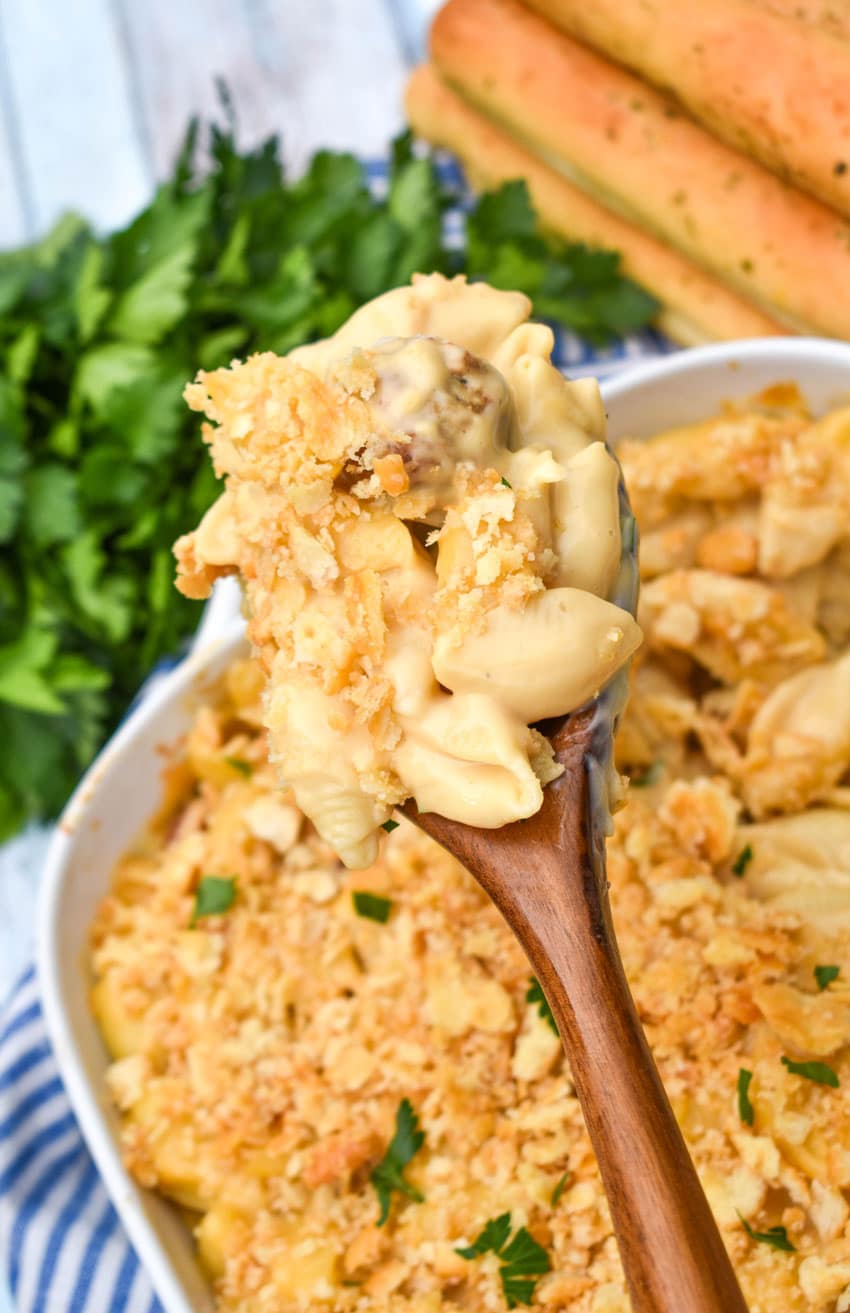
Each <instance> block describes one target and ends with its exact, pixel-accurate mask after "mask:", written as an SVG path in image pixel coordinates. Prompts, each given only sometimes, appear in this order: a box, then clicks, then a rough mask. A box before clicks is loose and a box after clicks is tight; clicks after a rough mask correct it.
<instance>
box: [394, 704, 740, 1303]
mask: <svg viewBox="0 0 850 1313" xmlns="http://www.w3.org/2000/svg"><path fill="white" fill-rule="evenodd" d="M555 743H556V747H557V749H558V759H559V760H560V761H561V762H562V764H563V765H564V767H565V773H564V775H562V776H561V778H560V779H559V780H556V781H555V783H554V784H551V785H549V787H548V788H547V789H546V790H545V791H544V802H543V807H542V808H541V810H540V812H538V813H537V815H536V816H533V817H531V818H530V819H529V820H528V821H522V822H519V823H517V824H513V825H508V826H506V827H504V828H503V829H502V830H500V831H498V835H497V836H493V835H492V834H490V833H489V832H487V831H482V830H475V829H472V828H471V827H469V826H465V825H458V824H456V823H455V822H453V821H447V820H445V819H444V818H443V817H439V816H435V815H433V814H428V815H424V814H419V813H417V812H416V811H415V809H414V808H412V807H408V814H409V815H411V816H412V818H413V819H415V820H416V821H417V823H418V824H419V825H421V826H422V828H423V829H425V830H426V831H427V832H428V833H429V834H431V835H432V836H433V837H434V838H435V839H436V840H437V841H438V842H439V843H442V844H443V845H444V847H446V848H448V849H449V851H450V852H453V853H454V855H455V856H456V857H457V858H459V860H460V861H461V862H463V864H464V865H465V866H466V867H467V869H468V870H469V871H471V873H472V874H473V875H474V876H475V878H476V879H477V880H478V881H479V883H480V884H481V885H482V886H483V887H484V889H485V890H486V891H487V893H488V894H489V895H490V897H491V898H492V899H493V902H494V903H495V904H496V906H497V907H498V908H499V910H500V911H501V912H502V914H503V915H504V917H505V919H506V921H507V922H508V924H509V925H510V926H511V927H512V928H513V930H514V933H515V934H516V935H517V938H518V939H519V941H520V943H521V944H522V945H523V947H524V949H525V951H526V952H527V953H528V956H529V958H530V960H531V963H532V965H533V967H534V970H535V972H536V974H537V977H538V979H539V980H540V983H541V985H542V986H543V989H544V991H545V993H546V997H547V998H548V999H549V1002H550V1004H551V1007H552V1011H553V1013H554V1016H555V1019H556V1021H557V1023H558V1029H559V1031H560V1033H561V1038H562V1040H563V1043H564V1048H565V1050H566V1053H567V1057H568V1058H569V1061H570V1066H571V1068H572V1074H573V1079H574V1081H575V1086H576V1091H577V1093H578V1096H579V1099H580V1101H581V1106H582V1109H583V1111H584V1117H585V1121H586V1124H587V1129H588V1131H589V1133H590V1138H591V1140H592V1142H593V1147H594V1150H595V1151H596V1158H597V1161H598V1163H599V1169H600V1172H601V1174H602V1180H603V1183H604V1185H605V1189H606V1191H607V1194H608V1203H609V1206H610V1209H611V1218H612V1221H613V1224H614V1230H615V1232H616V1235H617V1240H618V1243H619V1246H620V1255H621V1258H622V1261H623V1269H624V1271H625V1274H626V1280H627V1282H628V1285H629V1290H630V1292H631V1298H632V1308H633V1313H747V1308H746V1304H745V1303H744V1297H743V1295H742V1294H741V1289H740V1286H739V1285H738V1281H737V1278H736V1276H735V1273H734V1270H733V1268H732V1264H731V1262H730V1261H729V1256H728V1254H727V1253H726V1249H725V1248H724V1245H723V1241H722V1240H721V1238H720V1232H719V1231H718V1229H717V1225H716V1223H715V1221H714V1218H713V1216H712V1213H711V1210H710V1208H709V1206H708V1202H707V1200H706V1198H705V1195H704V1194H703V1191H702V1187H701V1186H700V1183H699V1178H698V1177H697V1174H696V1171H695V1169H694V1165H693V1163H692V1162H691V1159H690V1155H689V1154H688V1150H687V1148H686V1146H685V1142H684V1140H683V1138H682V1134H681V1131H680V1130H679V1127H678V1125H677V1123H676V1119H675V1117H674V1116H673V1110H672V1108H671V1107H670V1103H669V1101H668V1099H667V1095H666V1093H665V1092H664V1087H663V1085H662V1084H661V1079H660V1077H659V1075H658V1071H657V1069H656V1067H655V1063H654V1062H653V1059H652V1055H651V1053H650V1051H649V1047H648V1045H647V1042H646V1038H645V1036H644V1033H643V1029H642V1027H641V1024H640V1020H639V1018H638V1015H637V1012H636V1011H635V1006H634V1003H633V1001H632V997H631V993H630V991H629V987H628V983H627V981H626V977H625V973H624V971H623V966H622V962H621V960H620V953H619V950H618V948H617V941H616V939H615V936H614V931H613V927H612V924H611V911H610V906H609V902H608V884H607V880H606V878H605V865H604V849H603V847H602V843H601V840H599V839H597V837H596V831H595V829H594V826H593V824H592V821H591V813H590V784H589V776H588V768H587V761H588V758H589V756H591V755H592V744H593V717H592V714H588V715H583V716H579V717H576V718H574V720H573V721H572V722H570V723H568V725H567V726H566V727H565V729H564V732H563V734H562V735H558V736H556V739H555ZM494 839H495V841H494ZM594 843H596V844H597V845H598V846H597V847H596V849H595V850H594V849H593V846H592V845H593V844H594Z"/></svg>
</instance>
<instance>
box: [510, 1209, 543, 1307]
mask: <svg viewBox="0 0 850 1313" xmlns="http://www.w3.org/2000/svg"><path fill="white" fill-rule="evenodd" d="M499 1257H500V1258H501V1260H502V1267H501V1270H500V1272H499V1275H500V1277H501V1279H502V1291H503V1292H504V1296H505V1302H506V1303H507V1306H508V1308H516V1306H517V1305H518V1304H530V1303H531V1300H532V1297H533V1295H534V1287H535V1286H536V1284H537V1278H538V1277H541V1276H543V1275H544V1274H545V1273H546V1272H548V1271H549V1268H550V1267H551V1263H550V1262H549V1255H548V1254H547V1253H546V1250H545V1249H544V1248H543V1246H542V1245H539V1244H538V1243H537V1241H536V1240H535V1239H534V1236H533V1235H531V1233H530V1232H529V1231H527V1230H526V1228H525V1227H524V1226H521V1227H520V1229H519V1230H518V1231H517V1233H516V1235H515V1236H514V1238H513V1240H512V1241H511V1242H510V1244H509V1245H507V1247H506V1248H505V1249H503V1250H502V1252H501V1254H500V1255H499Z"/></svg>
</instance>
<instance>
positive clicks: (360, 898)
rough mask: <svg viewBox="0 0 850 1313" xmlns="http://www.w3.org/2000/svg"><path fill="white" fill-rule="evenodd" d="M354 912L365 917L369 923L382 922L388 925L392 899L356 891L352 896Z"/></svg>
mask: <svg viewBox="0 0 850 1313" xmlns="http://www.w3.org/2000/svg"><path fill="white" fill-rule="evenodd" d="M351 901H352V902H353V903H354V910H355V912H356V913H357V915H358V916H365V917H366V919H367V920H368V921H380V923H381V925H386V923H387V921H389V919H390V912H391V911H392V905H393V903H392V899H391V898H383V897H382V896H381V895H380V894H370V893H367V892H366V891H365V889H355V890H354V892H353V894H352V895H351Z"/></svg>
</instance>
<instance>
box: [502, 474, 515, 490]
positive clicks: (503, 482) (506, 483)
mask: <svg viewBox="0 0 850 1313" xmlns="http://www.w3.org/2000/svg"><path fill="white" fill-rule="evenodd" d="M500 482H501V484H502V486H503V487H504V488H510V489H511V491H513V484H511V483H508V481H507V479H506V478H505V476H504V474H503V475H502V477H501V480H500Z"/></svg>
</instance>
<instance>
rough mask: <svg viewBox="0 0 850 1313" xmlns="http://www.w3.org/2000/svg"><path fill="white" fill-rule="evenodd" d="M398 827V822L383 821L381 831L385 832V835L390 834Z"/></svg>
mask: <svg viewBox="0 0 850 1313" xmlns="http://www.w3.org/2000/svg"><path fill="white" fill-rule="evenodd" d="M398 825H399V823H398V821H384V823H383V825H382V826H381V829H382V830H386V832H387V834H392V832H393V830H397V829H398Z"/></svg>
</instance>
